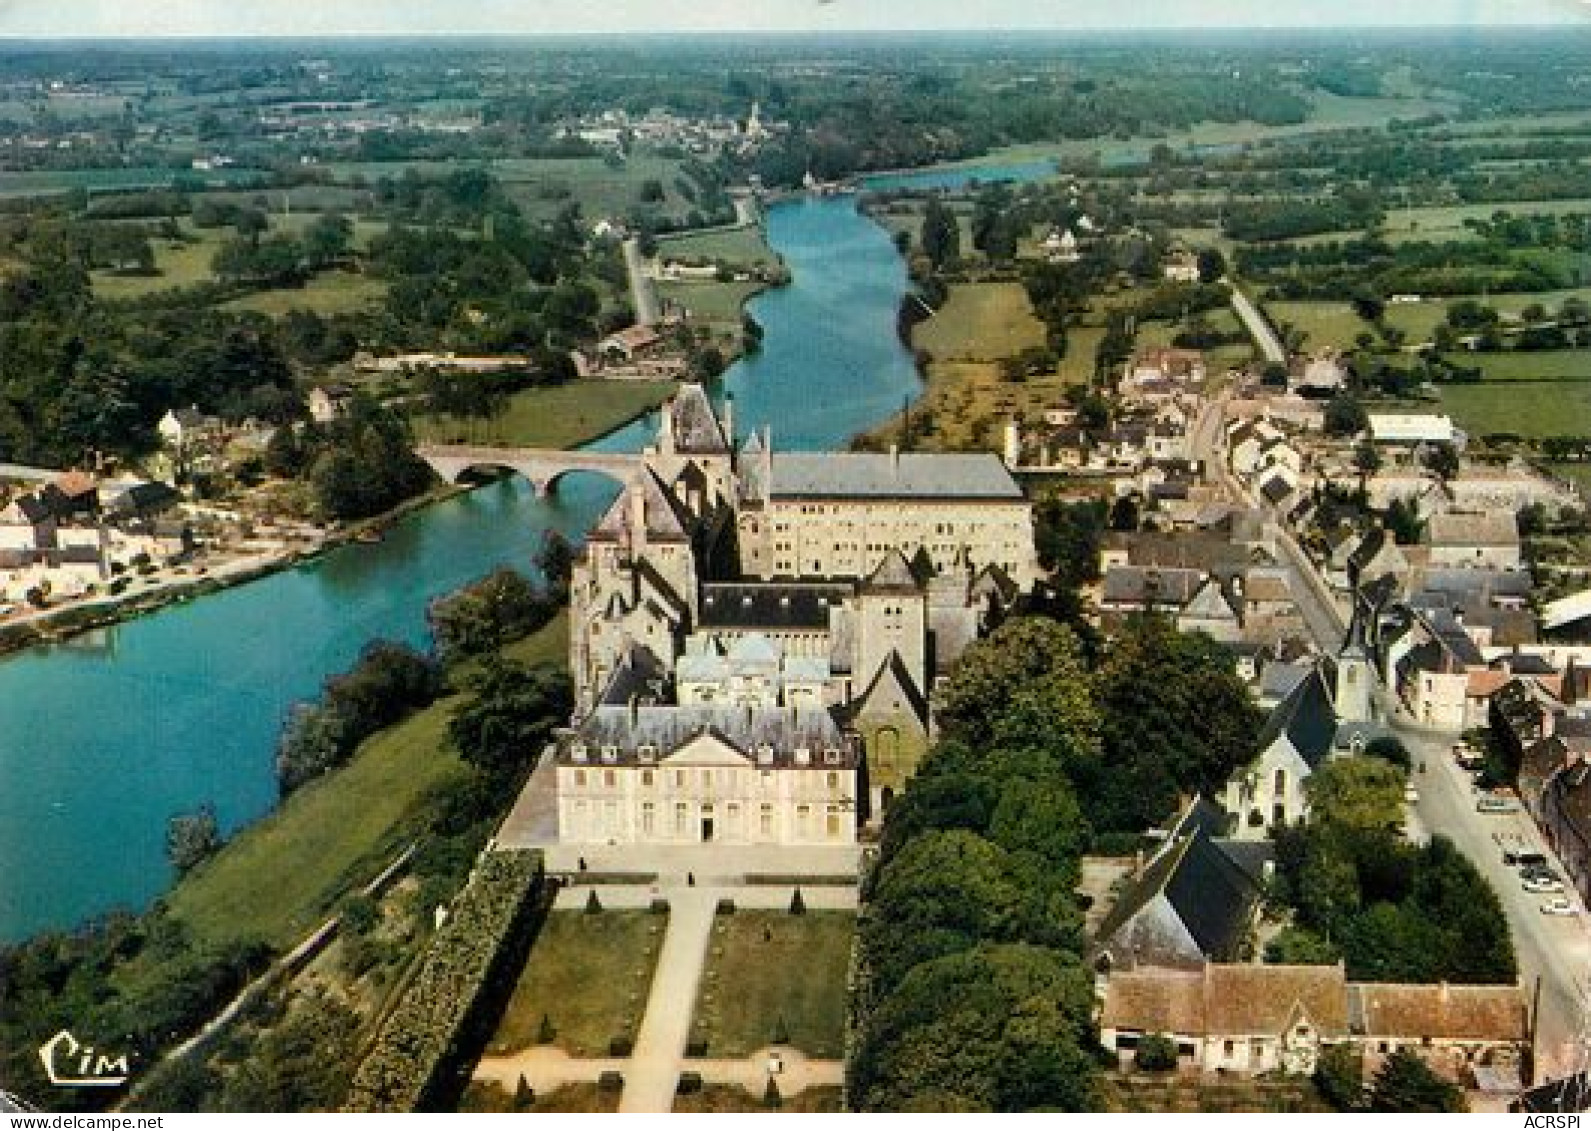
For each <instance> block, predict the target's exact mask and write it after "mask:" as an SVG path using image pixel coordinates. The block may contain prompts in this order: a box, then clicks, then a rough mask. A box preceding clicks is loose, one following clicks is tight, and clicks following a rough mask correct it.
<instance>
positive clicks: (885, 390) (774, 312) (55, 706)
mask: <svg viewBox="0 0 1591 1131" xmlns="http://www.w3.org/2000/svg"><path fill="white" fill-rule="evenodd" d="M768 239H769V242H770V243H771V244H772V245H773V247H774V248H775V249H776V250H778V251H779V252H780V254H782V255H783V256H784V258H785V261H786V262H787V263H788V265H789V267H790V269H791V271H792V275H793V280H792V282H791V284H790V285H789V286H787V287H784V288H781V289H779V290H775V291H769V292H766V293H764V294H762V295H760V296H758V297H757V298H756V299H754V300H753V301H752V303H751V306H750V309H751V311H752V313H753V314H754V315H755V316H756V318H757V319H758V321H759V322H761V323H762V325H763V327H764V330H765V338H764V343H763V348H762V350H761V352H760V353H759V354H757V355H756V356H753V357H748V358H745V359H743V360H741V361H740V362H738V363H737V364H736V365H735V366H734V367H733V368H732V369H731V370H730V371H729V373H728V374H726V376H725V378H724V381H723V383H722V387H723V389H724V391H725V392H727V393H730V394H732V395H733V396H734V398H735V419H736V426H737V428H738V429H740V430H741V431H744V430H745V429H746V428H748V427H753V426H755V427H760V426H762V425H764V424H768V425H771V427H772V429H773V435H774V443H775V445H776V446H781V447H799V448H806V449H824V448H830V447H836V446H840V445H843V443H844V442H845V441H846V440H847V439H848V438H849V437H850V436H851V435H853V434H855V433H856V432H858V431H861V430H863V429H865V428H868V427H871V426H873V425H876V424H878V423H879V422H880V421H882V420H883V419H885V418H886V417H888V416H889V415H890V414H891V413H892V412H894V411H896V410H898V409H899V408H900V406H901V403H902V401H903V399H905V398H907V397H910V396H912V395H914V394H915V393H916V392H917V391H918V389H919V383H918V379H917V375H916V372H915V370H914V368H913V365H912V360H911V357H910V355H909V354H908V353H907V352H906V351H905V350H904V349H902V348H901V346H900V345H899V343H898V341H897V338H896V334H895V318H896V311H897V308H898V306H899V303H900V299H901V296H902V295H903V293H904V291H905V286H906V273H905V267H904V264H903V263H902V262H901V259H900V257H899V255H897V254H896V252H895V249H894V246H893V244H892V243H891V242H890V239H889V237H888V236H887V234H886V233H885V232H884V231H883V230H882V229H881V228H879V227H878V226H877V225H875V224H874V223H872V221H870V220H868V219H867V218H865V217H864V216H862V215H860V214H859V213H858V212H857V210H856V205H855V202H854V200H852V199H851V198H846V197H840V198H830V199H824V200H798V201H792V202H788V203H785V204H781V205H779V206H777V207H775V208H773V209H771V210H770V212H769V215H768ZM648 434H649V427H648V425H647V424H646V423H645V422H642V423H637V424H635V425H632V426H630V427H628V428H625V429H623V430H621V431H619V432H616V433H614V434H613V435H610V436H608V437H606V438H605V439H603V440H601V441H599V442H598V443H597V445H595V446H597V447H600V448H604V449H607V450H634V449H636V448H638V447H639V446H640V445H641V444H642V443H643V442H644V441H645V438H646V436H647V435H648ZM615 491H616V487H615V485H613V484H612V483H610V482H609V481H607V480H605V479H601V478H599V477H596V476H591V475H572V476H569V477H568V478H566V479H565V480H564V481H563V483H562V484H561V485H560V490H559V493H558V495H557V497H556V498H554V499H551V500H546V501H544V500H539V499H537V498H536V497H535V495H534V493H533V492H532V491H531V489H530V488H529V486H528V485H527V484H526V483H525V482H524V481H523V480H511V481H507V482H501V483H496V484H493V485H491V486H488V487H484V488H481V489H479V490H477V491H473V492H471V493H469V494H468V495H464V496H460V497H458V498H455V499H452V500H449V501H447V502H443V503H439V504H437V505H435V506H432V507H428V508H426V509H424V510H423V511H421V512H419V513H418V514H416V515H414V516H413V517H411V518H410V519H408V520H407V521H405V522H402V523H400V524H399V525H398V526H396V527H395V528H394V529H392V530H391V531H390V532H389V533H388V535H387V537H386V539H385V540H384V541H383V542H382V543H380V544H378V545H368V546H367V545H354V546H348V547H345V548H343V549H340V550H337V551H335V552H333V553H330V554H328V555H326V556H325V557H323V558H321V559H318V560H316V561H314V562H311V563H309V564H307V565H305V566H303V567H301V568H298V569H293V570H290V571H286V572H283V573H279V574H275V575H272V576H270V577H267V578H264V579H262V580H259V581H255V582H252V583H250V584H247V585H243V586H239V587H238V588H235V589H231V590H227V591H225V592H222V593H218V594H215V595H213V596H208V597H204V598H201V599H198V600H195V601H192V602H190V603H188V604H184V605H178V606H174V607H171V608H168V609H165V610H163V611H161V612H159V613H155V614H153V615H150V616H147V617H144V618H141V619H138V620H134V621H130V622H128V623H127V624H124V625H121V626H118V627H116V628H113V629H109V630H107V631H105V632H104V633H101V634H98V635H96V636H94V637H91V638H85V639H84V640H80V641H77V642H73V643H71V644H67V645H63V646H58V647H54V648H49V649H41V650H35V651H32V652H29V653H26V654H23V655H20V656H16V657H13V658H11V659H9V660H4V661H0V940H15V939H18V938H21V937H25V936H27V935H29V934H32V933H35V932H38V931H40V930H44V929H48V928H57V927H68V926H71V925H73V924H76V923H78V922H81V921H83V920H84V919H86V918H89V917H91V916H94V915H97V914H101V913H103V912H106V911H108V910H111V909H113V908H118V907H127V908H134V909H137V908H142V907H144V906H146V905H147V904H148V903H149V902H150V901H151V900H152V899H153V898H155V897H156V896H157V895H159V894H160V893H161V892H162V891H164V890H165V889H166V888H167V887H168V886H169V885H170V883H171V881H172V872H171V869H170V867H169V865H168V864H167V862H166V859H165V850H164V838H165V827H166V820H167V818H168V817H169V816H170V815H171V814H173V813H177V812H181V811H187V810H192V809H194V808H196V807H198V806H199V805H201V804H204V803H209V804H211V805H213V806H214V807H215V810H216V813H217V815H218V817H219V819H220V821H221V824H222V826H223V828H224V829H226V830H235V829H237V828H238V827H240V826H242V825H244V824H247V823H248V822H250V821H252V820H255V819H257V818H259V817H260V816H262V815H264V814H265V813H267V812H269V811H270V809H271V808H272V806H273V805H274V804H275V801H276V785H275V779H274V776H273V770H272V759H273V753H274V746H275V742H276V738H277V735H278V733H279V731H280V729H281V724H282V720H283V718H284V716H285V715H286V713H287V711H288V709H289V708H290V707H291V705H292V704H293V703H295V702H297V701H299V700H303V699H307V698H313V697H314V696H315V695H316V694H317V692H318V689H319V687H320V685H321V682H322V681H323V680H324V679H325V677H326V676H328V675H330V674H333V673H336V672H339V671H342V670H345V669H346V668H348V667H349V666H350V665H351V664H352V662H353V661H354V659H355V658H356V657H357V656H358V654H359V651H360V649H361V648H363V647H364V645H365V644H366V643H368V642H369V641H371V640H374V639H376V638H379V637H385V638H389V639H397V640H403V641H407V642H409V643H413V644H424V643H425V642H426V641H427V633H426V628H425V609H426V605H427V603H428V602H429V601H430V600H431V599H432V598H434V597H436V596H437V595H439V594H442V593H446V592H449V591H451V590H454V589H456V588H458V587H459V586H460V585H463V584H465V583H466V582H469V581H471V580H473V579H475V578H478V577H480V576H482V575H483V574H485V573H487V572H489V571H490V570H492V569H493V568H495V567H497V566H499V565H504V564H508V565H513V566H516V567H518V568H521V569H526V570H529V569H530V568H531V567H530V559H531V556H532V555H533V554H534V553H535V551H536V549H537V547H538V546H539V545H540V543H541V538H542V534H543V532H544V531H545V530H548V529H556V530H559V531H561V532H563V533H564V534H566V535H570V536H578V535H579V534H581V533H583V531H584V530H585V529H586V528H587V527H588V526H589V525H590V523H591V522H592V520H593V519H594V518H595V517H596V516H597V515H598V514H599V513H600V511H601V510H602V508H603V507H605V506H606V505H607V503H608V502H609V501H610V500H611V499H612V498H613V496H614V493H615Z"/></svg>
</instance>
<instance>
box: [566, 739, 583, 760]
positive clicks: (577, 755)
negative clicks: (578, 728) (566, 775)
mask: <svg viewBox="0 0 1591 1131" xmlns="http://www.w3.org/2000/svg"><path fill="white" fill-rule="evenodd" d="M569 757H570V758H572V759H573V760H574V761H576V762H584V761H585V760H586V748H585V746H584V744H582V743H579V742H577V743H575V744H574V745H573V746H571V747H570V748H569Z"/></svg>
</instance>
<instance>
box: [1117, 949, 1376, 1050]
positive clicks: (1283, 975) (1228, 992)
mask: <svg viewBox="0 0 1591 1131" xmlns="http://www.w3.org/2000/svg"><path fill="white" fill-rule="evenodd" d="M1346 991H1347V979H1346V976H1345V975H1344V974H1343V969H1342V967H1341V966H1254V965H1248V964H1244V965H1223V964H1216V963H1211V964H1209V965H1206V966H1205V967H1204V968H1203V969H1202V970H1195V971H1180V970H1117V971H1113V972H1112V973H1111V975H1110V980H1109V982H1108V984H1107V986H1106V990H1105V1007H1104V1011H1103V1013H1102V1014H1101V1016H1100V1026H1101V1027H1102V1028H1107V1029H1127V1030H1136V1031H1139V1032H1144V1033H1175V1034H1179V1035H1185V1036H1206V1035H1208V1036H1235V1037H1243V1036H1255V1037H1259V1036H1278V1035H1280V1034H1282V1033H1284V1032H1286V1031H1288V1030H1289V1029H1291V1028H1292V1027H1293V1026H1294V1025H1296V1024H1298V1023H1299V1022H1301V1021H1305V1020H1307V1021H1308V1022H1310V1023H1311V1024H1313V1025H1314V1026H1315V1028H1316V1030H1317V1031H1318V1032H1319V1033H1320V1034H1321V1035H1322V1036H1324V1037H1327V1038H1333V1037H1343V1036H1346V1035H1347V1034H1348V1023H1347V1020H1348V1019H1347V1005H1346V999H1347V992H1346Z"/></svg>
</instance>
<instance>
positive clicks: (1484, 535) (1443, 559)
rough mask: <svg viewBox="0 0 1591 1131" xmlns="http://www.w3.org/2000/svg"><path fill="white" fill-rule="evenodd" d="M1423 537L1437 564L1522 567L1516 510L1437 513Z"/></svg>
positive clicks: (1433, 563) (1432, 560) (1427, 524)
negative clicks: (1515, 516) (1515, 518)
mask: <svg viewBox="0 0 1591 1131" xmlns="http://www.w3.org/2000/svg"><path fill="white" fill-rule="evenodd" d="M1423 541H1424V543H1425V545H1427V546H1429V547H1430V558H1429V561H1430V564H1431V565H1433V566H1472V567H1480V568H1490V569H1519V568H1521V566H1522V564H1523V560H1522V558H1521V555H1520V541H1519V524H1518V523H1517V522H1516V521H1515V520H1514V516H1513V514H1512V513H1502V514H1499V513H1497V512H1495V511H1493V512H1486V513H1460V512H1457V511H1448V512H1446V513H1443V514H1433V515H1432V516H1431V517H1430V518H1429V519H1427V520H1426V524H1425V534H1424V538H1423Z"/></svg>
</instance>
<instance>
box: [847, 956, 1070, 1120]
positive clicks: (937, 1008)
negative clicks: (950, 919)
mask: <svg viewBox="0 0 1591 1131" xmlns="http://www.w3.org/2000/svg"><path fill="white" fill-rule="evenodd" d="M1092 1005H1093V989H1092V978H1091V976H1090V974H1089V973H1088V971H1087V970H1086V969H1084V968H1083V967H1082V966H1081V965H1079V964H1077V963H1067V962H1064V961H1063V960H1062V958H1061V957H1060V956H1059V955H1057V954H1056V953H1055V952H1054V951H1050V950H1047V949H1044V948H1041V947H1034V946H1021V945H1014V946H1011V945H992V946H982V947H979V948H977V949H975V950H970V951H967V952H966V953H962V954H954V955H949V956H947V957H944V958H938V959H935V960H933V961H930V962H926V963H924V964H923V965H921V966H918V967H917V968H916V969H914V970H912V971H911V973H910V974H909V975H908V976H907V978H906V979H905V980H904V981H903V982H901V983H900V985H899V986H898V988H896V989H895V990H894V991H892V992H891V993H890V994H889V995H888V996H887V997H886V998H885V999H884V1000H883V1001H882V1002H881V1003H880V1004H879V1006H878V1008H877V1009H876V1010H875V1011H874V1012H873V1014H872V1016H871V1018H870V1019H869V1022H868V1024H867V1025H866V1026H865V1027H864V1029H863V1035H862V1039H861V1041H860V1043H859V1046H858V1048H857V1050H856V1055H855V1057H854V1058H853V1062H852V1065H851V1069H850V1083H851V1095H852V1097H853V1100H854V1102H855V1105H856V1110H859V1111H947V1110H948V1111H1034V1110H1050V1111H1096V1110H1098V1109H1099V1103H1100V1099H1101V1097H1100V1093H1099V1087H1100V1067H1099V1060H1098V1059H1097V1057H1096V1055H1095V1047H1096V1046H1095V1038H1094V1035H1093V1030H1092V1024H1091V1010H1092Z"/></svg>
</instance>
